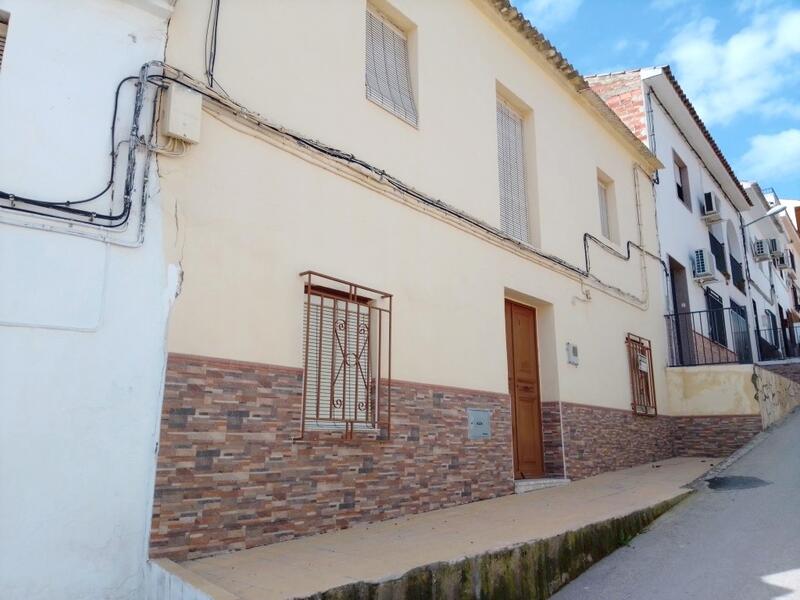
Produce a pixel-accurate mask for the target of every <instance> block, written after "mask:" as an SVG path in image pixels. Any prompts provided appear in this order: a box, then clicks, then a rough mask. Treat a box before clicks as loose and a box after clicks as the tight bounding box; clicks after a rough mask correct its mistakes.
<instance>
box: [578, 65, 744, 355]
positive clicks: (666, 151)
mask: <svg viewBox="0 0 800 600" xmlns="http://www.w3.org/2000/svg"><path fill="white" fill-rule="evenodd" d="M588 80H589V83H590V85H591V86H592V89H593V90H595V91H596V92H597V93H598V94H599V95H600V96H601V97H602V98H603V99H604V100H605V101H606V102H607V103H608V105H609V107H610V108H611V109H612V110H614V111H615V112H616V113H617V114H618V115H619V116H620V117H621V118H622V119H623V121H625V123H626V124H627V125H628V127H629V128H630V129H631V130H632V131H633V132H634V133H635V134H636V135H637V136H638V137H639V138H640V139H641V140H642V141H644V142H645V143H646V144H647V145H648V146H649V148H650V149H651V150H652V151H653V153H655V154H656V156H658V158H659V160H661V162H662V163H663V164H664V165H665V167H666V168H665V169H663V170H661V171H659V175H658V179H657V181H656V182H655V189H656V205H657V210H658V227H659V239H660V244H661V255H662V258H663V260H664V262H665V265H666V267H667V269H668V271H669V283H668V288H667V290H666V293H667V296H668V298H667V305H668V306H669V312H670V313H671V315H672V316H670V317H667V321H668V327H669V329H670V341H671V348H670V355H671V356H670V364H672V365H689V364H711V363H727V362H746V361H749V360H750V359H751V352H750V350H751V349H750V344H749V343H748V338H749V335H748V333H747V331H748V327H747V313H748V305H749V302H748V288H747V281H746V279H747V278H746V267H745V264H746V250H745V246H744V245H743V242H742V226H743V224H744V220H745V217H744V216H743V213H744V212H745V211H748V210H749V209H750V208H751V200H750V199H749V198H748V196H747V194H746V193H745V191H744V189H743V188H742V186H741V185H740V184H739V181H738V180H737V178H736V176H735V175H734V173H733V171H732V169H731V167H730V165H729V164H728V162H727V160H726V159H725V157H724V156H723V154H722V152H721V151H720V149H719V148H718V147H717V145H716V143H715V142H714V140H713V138H712V137H711V135H710V133H709V132H708V130H707V129H706V128H705V126H704V125H703V122H702V121H701V120H700V118H699V117H698V115H697V113H696V112H695V110H694V108H693V107H692V105H691V103H690V102H689V100H688V99H687V97H686V95H685V94H684V92H683V90H682V89H681V87H680V86H679V84H678V82H677V81H676V80H675V78H674V76H673V75H672V73H671V71H670V69H669V67H655V68H648V69H637V70H634V71H625V72H620V73H611V74H605V75H597V76H594V77H590V78H588ZM676 315H677V316H676Z"/></svg>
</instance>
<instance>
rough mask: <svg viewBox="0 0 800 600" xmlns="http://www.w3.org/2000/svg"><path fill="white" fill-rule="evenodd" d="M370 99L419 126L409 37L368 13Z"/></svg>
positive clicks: (390, 24) (379, 17) (367, 82)
mask: <svg viewBox="0 0 800 600" xmlns="http://www.w3.org/2000/svg"><path fill="white" fill-rule="evenodd" d="M366 50H367V63H366V65H367V73H366V84H367V98H369V99H370V100H372V101H373V102H375V103H376V104H378V105H380V106H382V107H383V108H385V109H386V110H388V111H389V112H391V113H393V114H394V115H396V116H398V117H400V118H401V119H403V120H404V121H405V122H407V123H409V124H411V125H413V126H414V127H416V126H417V106H416V103H415V101H414V90H413V87H412V85H411V69H410V66H409V48H408V36H407V35H406V33H405V32H403V31H402V30H401V29H399V28H398V27H396V26H395V25H393V24H392V23H391V22H390V21H389V20H388V19H387V18H386V17H385V16H383V15H382V14H380V13H379V12H377V11H375V10H373V9H368V10H367V49H366Z"/></svg>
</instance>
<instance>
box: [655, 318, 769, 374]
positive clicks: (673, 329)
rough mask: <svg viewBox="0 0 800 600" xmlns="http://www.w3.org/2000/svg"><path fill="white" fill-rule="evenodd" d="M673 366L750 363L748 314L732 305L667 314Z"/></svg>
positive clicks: (671, 363) (670, 356) (751, 355)
mask: <svg viewBox="0 0 800 600" xmlns="http://www.w3.org/2000/svg"><path fill="white" fill-rule="evenodd" d="M665 318H666V320H667V337H668V343H669V364H670V366H671V367H689V366H696V365H716V364H729V363H749V362H752V360H753V353H752V349H751V347H750V331H749V328H748V324H747V317H746V316H743V315H742V314H741V312H740V311H737V310H736V309H731V308H719V309H713V310H698V311H692V312H684V313H677V314H672V315H665Z"/></svg>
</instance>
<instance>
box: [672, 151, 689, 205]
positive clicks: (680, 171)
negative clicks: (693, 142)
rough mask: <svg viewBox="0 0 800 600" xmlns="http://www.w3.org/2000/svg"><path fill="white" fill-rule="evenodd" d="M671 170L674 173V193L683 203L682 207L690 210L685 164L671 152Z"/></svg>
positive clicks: (675, 153) (687, 173)
mask: <svg viewBox="0 0 800 600" xmlns="http://www.w3.org/2000/svg"><path fill="white" fill-rule="evenodd" d="M672 168H673V170H674V173H675V191H676V194H677V196H678V200H680V201H681V202H683V204H684V206H686V208H688V209H689V210H692V199H691V198H692V194H691V191H690V190H689V170H688V169H687V168H686V163H685V162H683V160H681V157H680V156H678V153H677V152H675V151H674V150H673V151H672Z"/></svg>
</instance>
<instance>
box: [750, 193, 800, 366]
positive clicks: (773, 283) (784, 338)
mask: <svg viewBox="0 0 800 600" xmlns="http://www.w3.org/2000/svg"><path fill="white" fill-rule="evenodd" d="M744 187H745V189H746V190H747V194H748V195H749V196H750V198H751V199H752V201H753V208H752V209H751V210H750V211H748V214H747V218H748V222H749V223H752V225H748V226H747V227H746V228H745V233H746V236H747V238H748V244H749V245H750V248H751V249H752V252H751V257H752V261H751V267H750V283H751V297H752V308H753V310H754V311H755V314H756V323H757V339H756V343H757V347H758V350H759V352H758V355H759V358H760V359H761V360H777V359H782V358H787V357H797V356H798V347H797V343H798V339H800V336H798V332H797V331H796V323H797V321H798V317H800V315H799V314H798V312H797V299H798V293H797V289H796V286H797V284H796V279H797V257H798V249H800V237H798V234H797V229H796V226H795V225H794V222H793V221H792V218H793V217H794V216H795V215H794V210H792V208H793V207H791V205H784V206H786V207H787V209H788V210H785V211H783V212H779V213H777V214H775V215H774V216H772V217H769V218H767V217H766V215H767V211H770V210H771V209H772V210H774V209H775V207H777V206H781V205H783V202H782V201H781V200H780V199H779V198H778V196H777V194H775V192H774V191H773V190H771V189H767V190H766V191H765V190H762V188H761V187H760V186H759V185H758V184H757V183H752V182H746V183H745V184H744ZM757 240H775V243H774V246H775V252H774V253H773V254H772V255H771V256H764V255H763V254H762V253H761V252H760V250H761V245H762V243H761V242H758V241H757ZM771 244H772V243H771Z"/></svg>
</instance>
